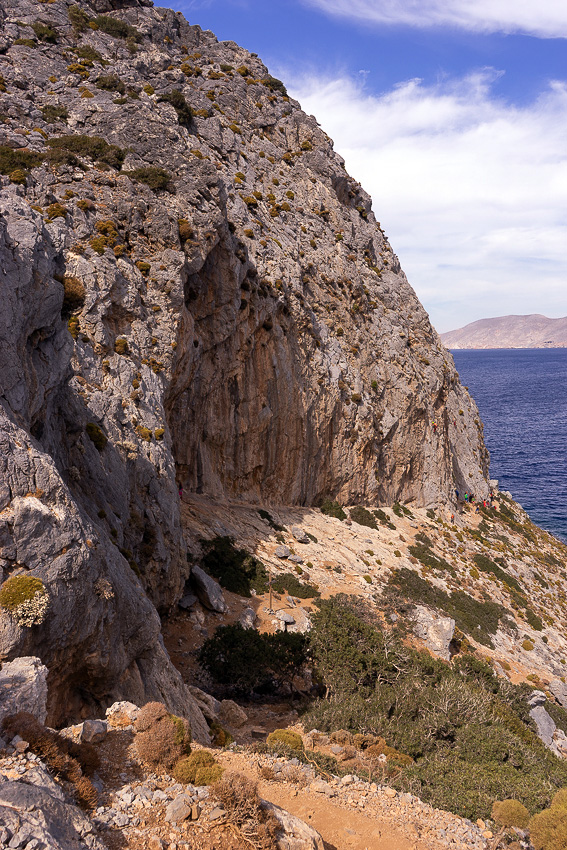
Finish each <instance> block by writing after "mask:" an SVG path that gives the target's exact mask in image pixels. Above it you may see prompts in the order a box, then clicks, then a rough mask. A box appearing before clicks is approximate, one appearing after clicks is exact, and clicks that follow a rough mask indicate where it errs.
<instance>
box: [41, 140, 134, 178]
mask: <svg viewBox="0 0 567 850" xmlns="http://www.w3.org/2000/svg"><path fill="white" fill-rule="evenodd" d="M47 144H48V145H49V147H50V148H51V149H52V151H51V153H52V155H51V157H50V158H51V160H52V161H55V162H61V161H62V162H65V161H68V160H67V159H66V156H65V155H69V154H70V155H74V154H76V155H77V156H81V157H85V158H88V159H92V160H94V161H95V162H98V163H103V164H104V165H110V166H111V167H112V168H116V169H117V170H118V171H119V170H120V169H121V168H122V163H123V162H124V157H125V156H126V152H125V151H123V150H122V148H119V147H118V145H109V144H108V142H107V141H105V139H103V138H101V137H100V136H71V135H69V136H56V137H54V138H52V139H48V140H47ZM71 164H72V163H71Z"/></svg>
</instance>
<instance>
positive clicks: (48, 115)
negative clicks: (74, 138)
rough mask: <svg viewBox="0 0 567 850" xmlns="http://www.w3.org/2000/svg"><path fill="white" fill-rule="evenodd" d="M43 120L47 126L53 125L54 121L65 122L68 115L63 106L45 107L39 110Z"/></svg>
mask: <svg viewBox="0 0 567 850" xmlns="http://www.w3.org/2000/svg"><path fill="white" fill-rule="evenodd" d="M41 114H42V117H43V120H44V121H45V122H46V123H47V124H54V123H55V122H56V121H66V120H67V118H68V115H69V113H68V112H67V109H66V108H65V107H64V106H54V105H47V106H43V107H42V109H41Z"/></svg>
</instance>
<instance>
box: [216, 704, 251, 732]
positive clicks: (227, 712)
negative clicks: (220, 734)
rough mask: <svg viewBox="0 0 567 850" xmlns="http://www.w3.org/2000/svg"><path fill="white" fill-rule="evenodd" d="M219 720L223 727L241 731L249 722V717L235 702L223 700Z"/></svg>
mask: <svg viewBox="0 0 567 850" xmlns="http://www.w3.org/2000/svg"><path fill="white" fill-rule="evenodd" d="M218 719H219V723H221V725H222V726H228V727H230V728H232V729H239V728H240V726H244V724H245V723H246V721H247V720H248V715H247V714H246V712H245V711H244V709H243V708H241V707H240V706H239V705H238V703H236V702H234V700H231V699H223V700H222V702H221V704H220V710H219V716H218Z"/></svg>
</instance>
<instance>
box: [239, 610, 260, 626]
mask: <svg viewBox="0 0 567 850" xmlns="http://www.w3.org/2000/svg"><path fill="white" fill-rule="evenodd" d="M238 622H239V623H240V625H241V626H242V628H244V629H253V628H254V626H255V624H256V612H255V611H254V609H253V608H245V609H244V611H243V612H242V614H241V615H240V617H239V618H238Z"/></svg>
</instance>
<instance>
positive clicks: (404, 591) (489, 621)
mask: <svg viewBox="0 0 567 850" xmlns="http://www.w3.org/2000/svg"><path fill="white" fill-rule="evenodd" d="M412 548H413V549H415V548H416V547H410V551H411V550H412ZM396 589H397V591H398V592H399V593H400V594H401V596H403V597H404V598H405V599H407V600H408V601H411V602H417V603H419V604H422V605H429V606H430V607H432V608H436V609H437V610H441V611H444V612H445V613H446V614H447V615H448V616H449V617H453V619H454V620H455V623H456V625H457V626H458V628H459V629H460V630H461V631H462V632H464V633H465V634H468V635H470V636H471V637H473V638H474V639H475V640H476V641H478V642H479V643H482V644H484V645H485V646H492V638H491V636H492V635H495V634H496V631H497V630H498V626H499V625H500V623H501V622H502V623H505V624H506V625H507V626H508V627H510V628H512V627H513V625H514V624H513V621H512V620H510V618H509V616H508V612H507V610H506V609H505V608H504V607H503V606H502V605H499V604H498V603H497V602H492V601H491V600H485V601H484V602H480V601H479V600H477V599H474V598H473V597H472V596H469V595H468V593H465V592H464V591H462V590H459V591H455V592H454V593H446V592H445V591H444V590H441V589H440V588H438V587H436V586H435V585H433V584H430V583H429V582H428V581H426V580H425V579H423V578H421V576H419V575H418V574H417V573H416V572H414V571H413V570H410V569H408V568H407V567H403V568H402V569H401V570H398V571H397V572H396V573H395V574H394V575H393V576H391V577H390V579H389V581H388V585H387V586H386V592H387V595H392V593H394V594H395V591H396Z"/></svg>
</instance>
